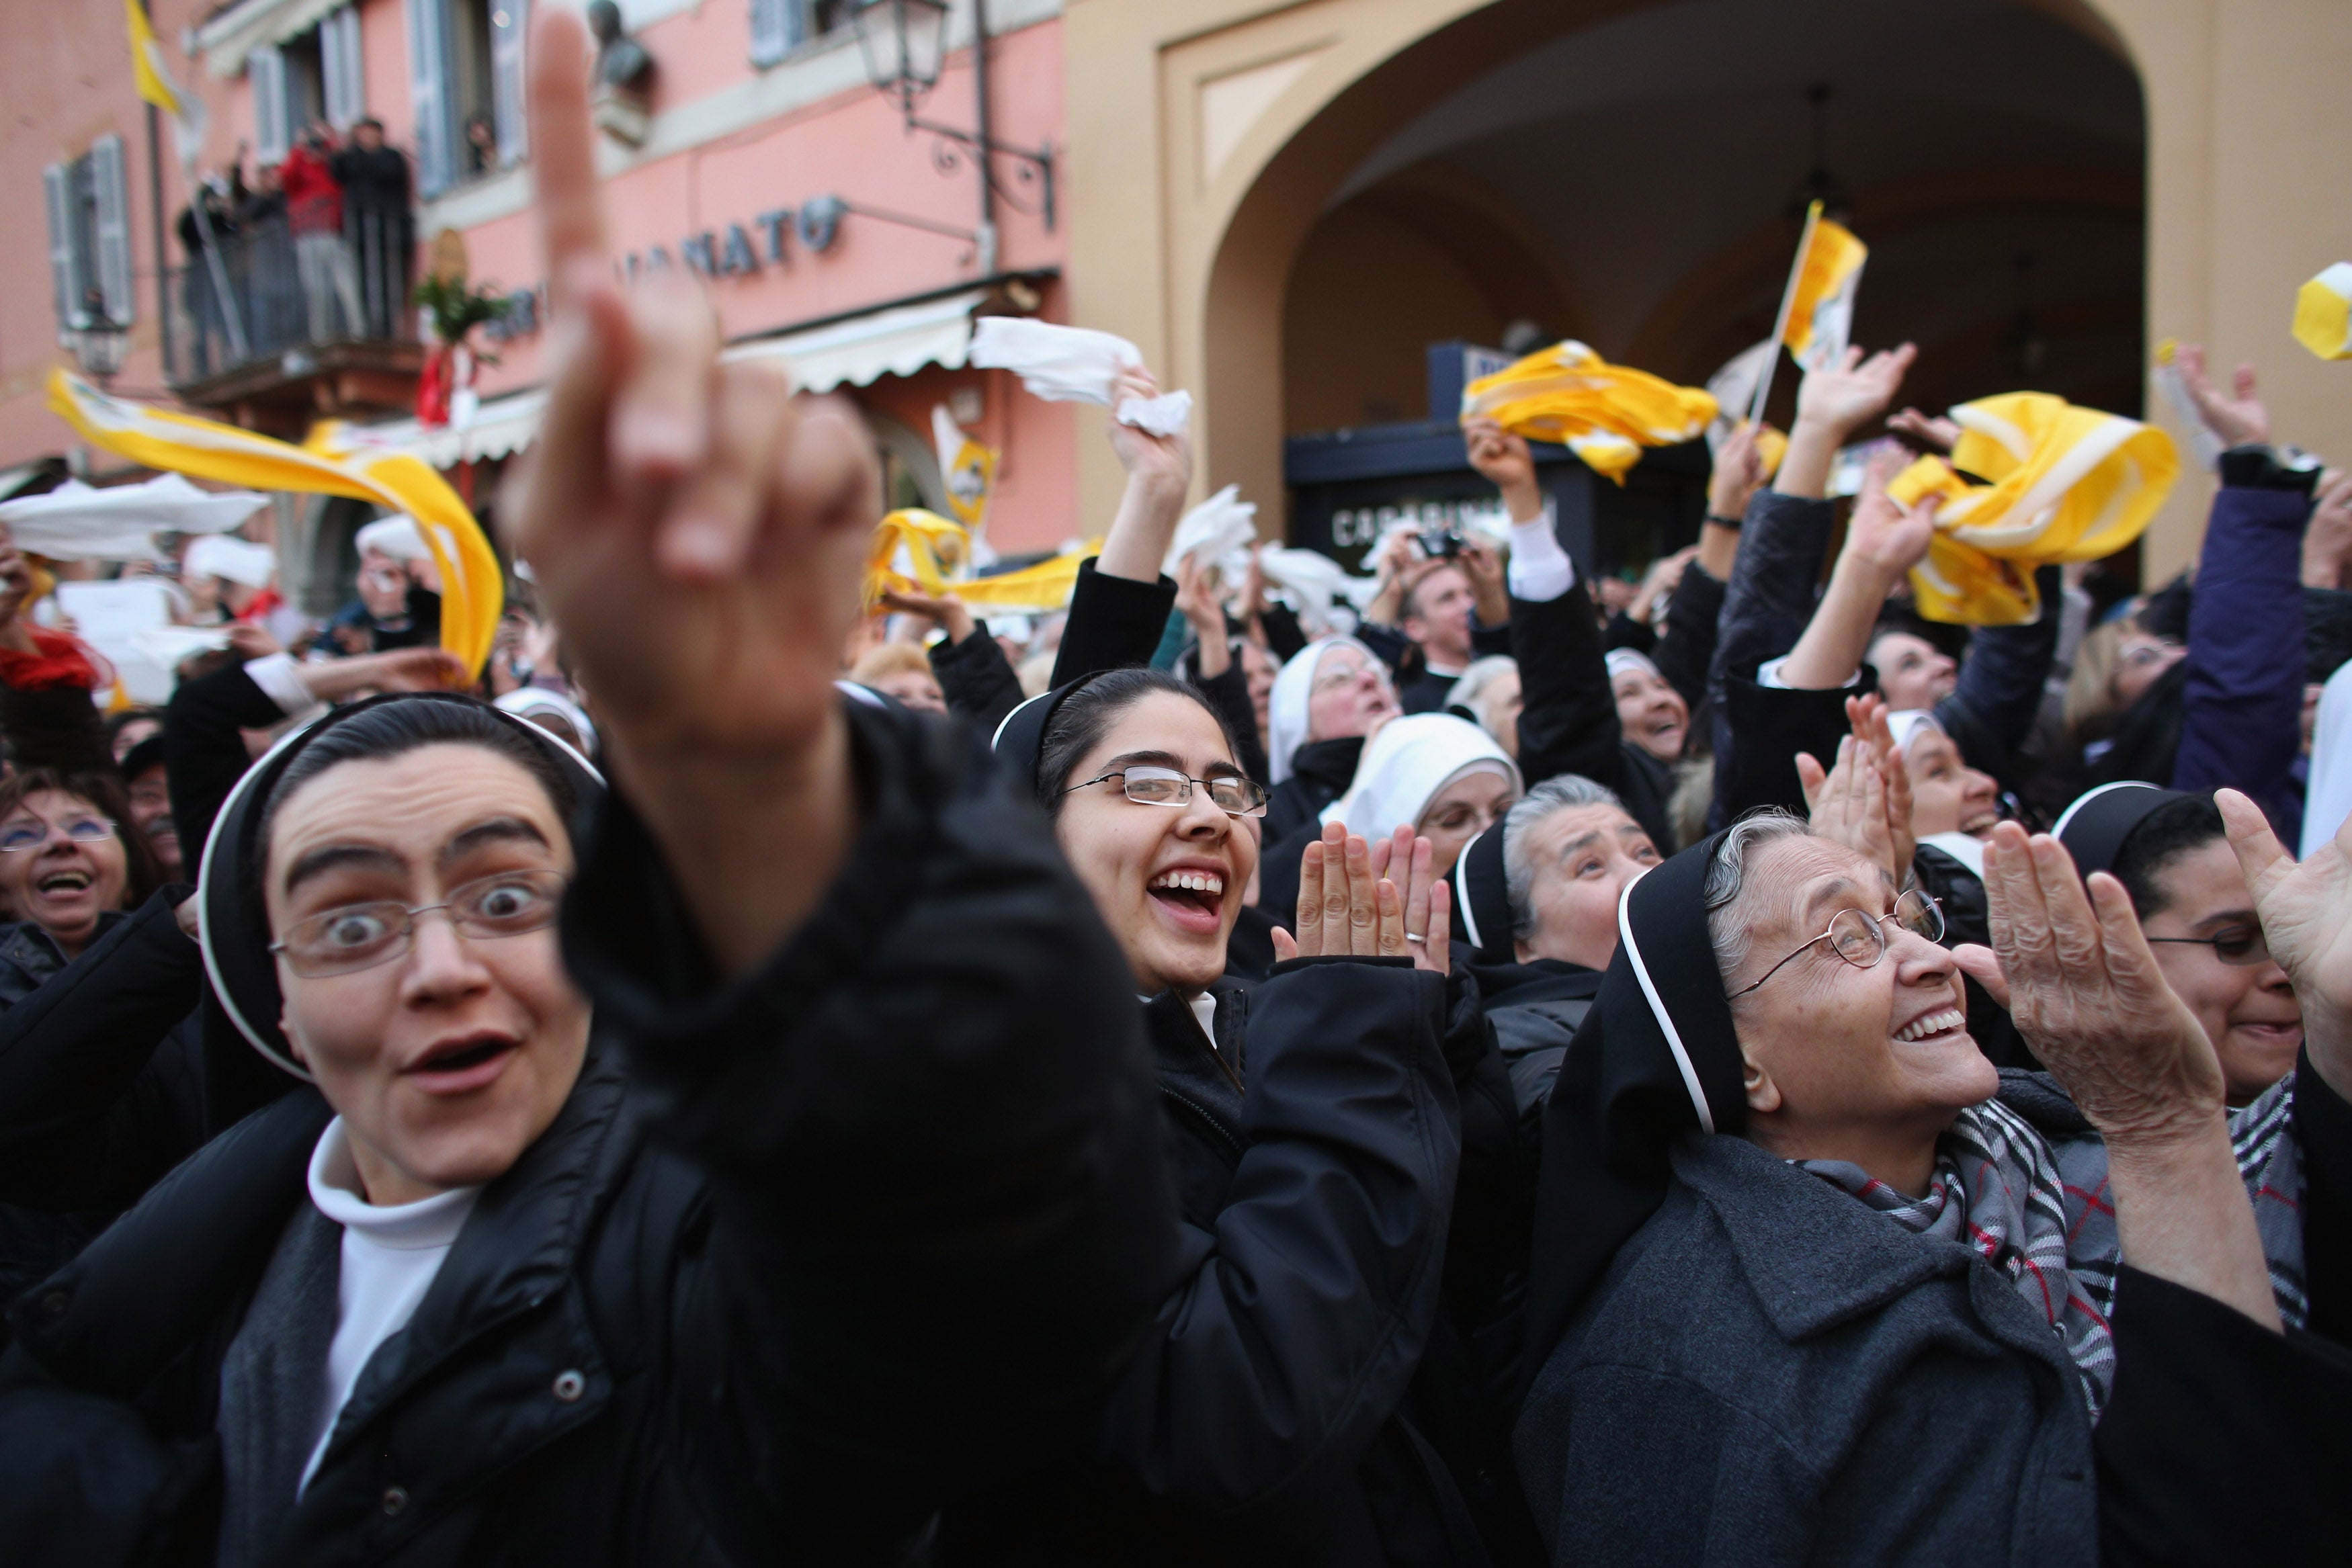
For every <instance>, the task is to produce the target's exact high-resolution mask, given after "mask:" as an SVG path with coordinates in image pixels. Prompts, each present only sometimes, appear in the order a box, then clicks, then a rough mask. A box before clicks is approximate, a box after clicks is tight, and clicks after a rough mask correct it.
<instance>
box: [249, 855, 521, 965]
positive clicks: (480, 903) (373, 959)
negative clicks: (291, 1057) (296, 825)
mask: <svg viewBox="0 0 2352 1568" xmlns="http://www.w3.org/2000/svg"><path fill="white" fill-rule="evenodd" d="M564 884H565V878H564V876H563V873H561V872H553V871H507V872H500V873H498V874H497V875H495V876H484V877H477V878H475V879H474V880H473V881H472V882H468V883H461V884H460V885H458V886H457V887H453V888H451V889H450V890H449V898H448V902H446V903H445V904H419V905H418V906H417V907H415V908H414V909H411V908H410V907H408V905H406V904H400V903H396V902H393V901H389V900H387V901H385V902H383V903H377V904H344V905H342V906H341V908H337V909H330V910H328V911H326V912H325V913H324V914H321V915H312V916H310V918H309V919H308V920H301V921H297V922H296V923H295V924H294V925H291V926H289V927H288V928H287V932H286V935H285V936H284V937H283V938H282V939H280V940H278V941H276V942H272V943H271V944H270V945H269V950H270V951H271V952H273V953H277V954H280V955H282V956H284V957H285V959H286V965H287V967H289V968H290V969H292V970H293V971H294V972H295V973H296V974H298V975H299V976H301V977H303V978H304V979H307V980H317V979H324V978H326V977H328V976H331V975H349V974H352V973H353V972H355V971H357V970H360V969H372V968H373V967H376V966H377V965H378V964H389V963H391V962H392V961H393V960H394V958H398V957H400V956H403V955H404V954H406V953H407V951H408V950H409V948H410V947H412V946H415V941H416V917H417V916H418V915H433V914H436V913H446V915H448V916H449V924H450V925H454V926H456V927H457V932H458V934H459V935H460V936H467V937H471V938H475V939H479V938H483V937H490V936H522V935H523V934H524V933H526V932H530V931H544V930H545V929H546V928H547V927H549V926H550V925H554V924H555V917H556V915H557V914H558V913H559V912H560V911H561V910H562V906H563V889H564Z"/></svg>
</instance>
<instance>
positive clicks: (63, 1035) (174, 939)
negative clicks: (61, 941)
mask: <svg viewBox="0 0 2352 1568" xmlns="http://www.w3.org/2000/svg"><path fill="white" fill-rule="evenodd" d="M187 893H188V890H187V888H185V887H184V886H173V887H167V888H164V889H163V890H162V891H160V892H158V893H157V894H155V895H154V896H153V897H152V898H150V899H149V900H148V901H147V902H146V903H145V904H142V905H141V906H140V908H139V909H138V911H137V912H136V913H134V914H131V915H107V916H105V917H104V924H103V933H104V934H103V935H101V936H100V937H99V939H98V940H97V941H95V942H93V943H91V944H90V945H89V947H88V948H87V949H85V950H84V951H83V953H82V955H81V956H80V957H79V958H77V959H75V960H74V961H73V962H72V963H71V964H68V965H66V966H65V967H63V968H62V969H60V970H58V972H57V973H56V974H54V975H52V976H51V977H49V979H48V980H47V983H45V984H43V985H42V986H41V987H40V988H39V989H37V990H36V991H34V992H33V993H32V994H31V995H29V996H27V997H26V998H24V1000H22V1001H21V1002H19V1003H17V1004H16V1006H15V1007H12V1008H10V1009H8V1011H7V1012H6V1014H5V1015H0V1301H13V1300H15V1299H16V1296H17V1295H18V1294H19V1293H21V1292H22V1291H25V1290H26V1288H28V1287H30V1286H31V1285H33V1284H35V1283H36V1282H37V1281H40V1280H41V1279H43V1278H45V1277H47V1275H48V1274H49V1273H51V1272H52V1271H54V1270H57V1269H58V1268H59V1267H60V1266H62V1265H63V1264H64V1263H65V1262H66V1261H67V1260H68V1259H70V1258H71V1257H72V1256H73V1255H74V1254H75V1253H76V1252H78V1251H79V1250H80V1249H81V1248H82V1247H83V1246H85V1245H87V1244H88V1242H89V1239H91V1238H92V1237H94V1236H96V1235H97V1234H98V1232H99V1231H100V1229H102V1228H104V1227H105V1225H106V1223H107V1222H108V1221H109V1220H110V1219H112V1218H114V1217H115V1216H116V1215H118V1214H120V1213H121V1211H122V1210H124V1209H126V1208H128V1207H131V1205H132V1204H133V1203H136V1202H137V1201H138V1200H139V1197H140V1196H141V1195H142V1194H143V1193H144V1192H146V1190H147V1189H148V1188H149V1187H150V1186H153V1185H154V1183H155V1182H156V1181H158V1180H159V1179H161V1178H162V1176H163V1175H164V1173H165V1172H167V1171H169V1170H170V1169H171V1168H172V1167H173V1166H175V1165H177V1164H179V1163H180V1161H182V1160H184V1159H185V1158H186V1157H187V1156H188V1155H192V1154H194V1153H195V1152H196V1150H197V1149H198V1148H199V1147H201V1146H202V1145H203V1144H204V1142H205V1139H206V1138H208V1137H210V1136H212V1135H213V1134H215V1133H217V1132H220V1131H222V1130H223V1128H222V1126H221V1125H218V1124H215V1121H214V1119H213V1118H212V1117H211V1116H209V1115H208V1114H207V1107H206V1105H205V1071H204V1061H203V1039H202V1032H201V1030H200V1028H199V1025H198V1022H197V1019H196V1016H195V1010H196V998H197V995H198V993H199V992H200V990H201V989H202V988H203V985H204V976H203V960H202V958H201V956H199V954H198V952H197V949H196V945H195V944H194V942H191V941H189V940H188V938H187V937H186V936H184V935H183V934H182V932H181V930H180V926H179V922H178V920H177V918H176V917H175V915H174V909H175V906H176V905H177V904H178V902H179V901H180V900H181V899H182V898H184V897H186V896H187ZM249 1108H250V1107H239V1109H240V1110H243V1109H249ZM0 1343H5V1335H4V1334H0Z"/></svg>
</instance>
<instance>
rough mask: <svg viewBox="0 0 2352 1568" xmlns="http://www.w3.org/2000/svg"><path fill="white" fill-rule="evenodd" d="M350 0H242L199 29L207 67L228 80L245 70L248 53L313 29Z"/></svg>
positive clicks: (200, 47)
mask: <svg viewBox="0 0 2352 1568" xmlns="http://www.w3.org/2000/svg"><path fill="white" fill-rule="evenodd" d="M348 3H349V0H238V3H237V4H236V5H231V6H230V7H229V8H228V9H226V11H218V12H215V13H214V15H213V16H212V17H211V19H210V20H208V21H206V22H205V23H203V24H201V25H200V26H198V27H197V28H196V47H198V48H199V49H202V50H203V51H204V53H205V68H207V69H208V70H210V71H211V72H212V74H213V75H214V76H215V77H218V78H221V79H223V80H226V79H228V78H231V77H234V76H236V74H237V73H238V72H239V71H241V70H243V69H245V57H246V56H247V55H249V54H251V53H253V51H254V50H256V49H257V48H259V47H261V46H262V45H264V44H282V43H284V42H285V41H286V40H287V39H289V38H291V37H298V36H299V35H300V34H303V33H307V32H309V31H310V29H311V28H313V27H315V26H318V25H319V24H320V22H322V21H324V20H325V19H326V16H327V13H329V12H330V11H333V10H337V9H339V8H340V7H341V6H343V5H346V4H348Z"/></svg>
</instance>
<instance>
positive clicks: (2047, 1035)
mask: <svg viewBox="0 0 2352 1568" xmlns="http://www.w3.org/2000/svg"><path fill="white" fill-rule="evenodd" d="M1984 881H1985V896H1986V901H1987V904H1988V906H1989V909H1990V915H1991V923H1992V946H1993V952H1994V953H1995V955H1996V956H1998V957H1999V958H2000V973H2001V976H2002V977H2003V978H2004V979H2005V980H2006V982H2007V984H2008V990H2009V1002H2008V1006H2009V1011H2010V1016H2011V1018H2013V1019H2016V1020H2017V1027H2018V1029H2019V1030H2020V1031H2021V1032H2022V1033H2023V1034H2024V1036H2025V1038H2026V1039H2027V1040H2029V1041H2030V1042H2031V1043H2032V1046H2033V1050H2034V1054H2036V1055H2037V1056H2039V1057H2041V1059H2042V1061H2043V1062H2045V1063H2046V1064H2048V1066H2049V1068H2050V1071H2052V1072H2053V1073H2055V1074H2056V1075H2057V1077H2058V1080H2059V1082H2062V1083H2063V1084H2064V1085H2065V1086H2066V1092H2068V1093H2069V1094H2071V1095H2073V1096H2074V1103H2075V1104H2076V1105H2078V1106H2080V1107H2081V1108H2082V1112H2083V1114H2084V1115H2085V1116H2087V1117H2089V1118H2090V1120H2091V1124H2092V1125H2094V1126H2095V1127H2096V1128H2098V1129H2099V1131H2100V1133H2101V1134H2104V1135H2105V1136H2107V1137H2109V1138H2115V1137H2119V1136H2140V1137H2163V1136H2168V1135H2170V1134H2174V1133H2177V1132H2180V1131H2183V1130H2186V1129H2189V1128H2191V1127H2194V1126H2199V1125H2202V1124H2208V1123H2214V1124H2218V1123H2219V1122H2220V1120H2221V1116H2222V1115H2223V1113H2224V1095H2225V1084H2224V1082H2223V1080H2222V1076H2221V1061H2220V1059H2219V1058H2217V1057H2216V1056H2215V1055H2214V1054H2213V1045H2212V1042H2211V1041H2210V1040H2208V1039H2207V1038H2206V1035H2205V1030H2204V1029H2203V1028H2202V1026H2200V1024H2199V1023H2198V1021H2197V1015H2196V1014H2194V1013H2192V1012H2190V1011H2189V1009H2188V1007H2187V1006H2186V1005H2185V1004H2184V1003H2183V1002H2182V1001H2181V1000H2180V998H2179V997H2177V996H2175V995H2174V994H2173V992H2172V988H2171V987H2169V986H2168V985H2166V984H2165V980H2164V975H2163V972H2162V971H2161V970H2159V969H2158V967H2156V956H2155V954H2153V953H2152V952H2150V951H2149V949H2148V946H2147V937H2146V936H2142V935H2141V933H2140V927H2139V919H2138V917H2137V915H2134V914H2133V913H2132V905H2131V897H2130V895H2129V894H2126V893H2125V892H2124V886H2123V883H2120V882H2117V881H2116V879H2115V878H2114V877H2112V876H2110V875H2108V874H2107V873H2105V872H2095V873H2092V876H2091V879H2090V888H2089V894H2088V896H2087V897H2086V896H2085V895H2084V887H2083V884H2082V883H2081V882H2080V881H2078V880H2077V879H2076V876H2075V871H2074V859H2073V857H2072V856H2070V855H2068V854H2067V852H2066V851H2065V849H2064V848H2063V846H2061V845H2060V844H2059V842H2058V841H2057V840H2055V839H2053V838H2051V837H2050V836H2049V835H2048V834H2046V833H2045V834H2037V835H2036V836H2034V837H2033V838H2032V839H2031V840H2029V839H2028V838H2027V837H2026V835H2025V830H2024V829H2022V828H2021V827H2019V826H2018V825H2017V824H2016V823H2014V822H2003V823H2001V824H2000V825H1999V826H1998V827H1996V828H1995V829H1994V830H1993V837H1992V841H1991V843H1990V844H1989V845H1988V846H1987V847H1986V850H1985V876H1984Z"/></svg>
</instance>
